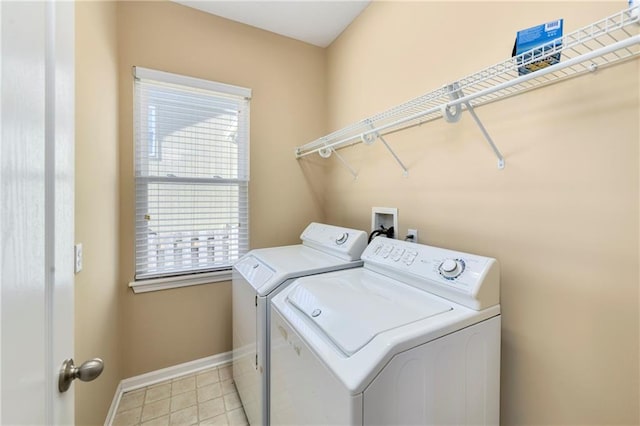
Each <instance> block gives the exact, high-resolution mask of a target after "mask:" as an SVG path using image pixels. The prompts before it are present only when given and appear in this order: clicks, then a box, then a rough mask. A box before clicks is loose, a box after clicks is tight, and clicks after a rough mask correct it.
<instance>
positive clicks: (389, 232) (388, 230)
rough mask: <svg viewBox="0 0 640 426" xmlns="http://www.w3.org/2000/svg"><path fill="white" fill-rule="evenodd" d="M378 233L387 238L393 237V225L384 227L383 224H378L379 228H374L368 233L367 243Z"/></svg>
mask: <svg viewBox="0 0 640 426" xmlns="http://www.w3.org/2000/svg"><path fill="white" fill-rule="evenodd" d="M379 235H383V236H385V237H387V238H393V237H394V236H395V232H394V230H393V226H390V227H389V228H385V227H384V225H380V229H376V230H375V231H373V232H372V233H371V234H369V243H370V242H371V241H372V240H373V239H374V238H375V237H377V236H379Z"/></svg>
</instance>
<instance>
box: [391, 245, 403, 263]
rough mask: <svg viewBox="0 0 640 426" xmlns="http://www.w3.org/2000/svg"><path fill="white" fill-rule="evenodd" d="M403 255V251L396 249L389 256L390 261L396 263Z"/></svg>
mask: <svg viewBox="0 0 640 426" xmlns="http://www.w3.org/2000/svg"><path fill="white" fill-rule="evenodd" d="M403 253H404V249H403V248H400V247H397V248H396V249H395V250H393V253H392V254H391V260H393V261H396V262H397V261H398V260H400V258H401V257H402V254H403Z"/></svg>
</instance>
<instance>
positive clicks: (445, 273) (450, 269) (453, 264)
mask: <svg viewBox="0 0 640 426" xmlns="http://www.w3.org/2000/svg"><path fill="white" fill-rule="evenodd" d="M464 267H465V263H464V260H462V259H445V260H443V261H442V263H440V266H438V272H440V275H442V277H443V278H445V279H447V280H453V279H456V278H458V277H459V276H460V274H462V272H463V271H464Z"/></svg>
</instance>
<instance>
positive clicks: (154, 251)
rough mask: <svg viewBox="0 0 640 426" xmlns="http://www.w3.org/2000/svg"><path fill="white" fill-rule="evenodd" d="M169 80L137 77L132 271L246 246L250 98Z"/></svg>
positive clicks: (224, 261)
mask: <svg viewBox="0 0 640 426" xmlns="http://www.w3.org/2000/svg"><path fill="white" fill-rule="evenodd" d="M172 76H173V77H176V76H175V75H172ZM178 77H179V76H178ZM172 81H173V82H172V83H171V84H167V83H163V82H159V81H155V80H140V79H137V80H136V83H135V139H136V161H135V168H136V170H135V175H136V279H141V278H151V277H159V276H168V275H179V274H183V273H192V272H202V271H208V270H217V269H222V268H228V267H230V266H231V265H232V264H233V262H235V261H236V260H237V259H238V258H239V257H240V256H241V255H242V254H244V253H245V252H246V251H247V250H248V238H249V235H248V152H249V150H248V145H249V140H248V137H249V120H248V118H249V102H248V100H247V99H245V98H244V97H239V96H235V95H229V94H226V93H218V92H213V91H210V90H204V89H202V88H193V87H189V86H184V87H183V86H180V85H178V84H176V83H175V79H173V80H172Z"/></svg>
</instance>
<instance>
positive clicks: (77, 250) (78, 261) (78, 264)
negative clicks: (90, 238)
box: [73, 244, 82, 274]
mask: <svg viewBox="0 0 640 426" xmlns="http://www.w3.org/2000/svg"><path fill="white" fill-rule="evenodd" d="M73 253H74V256H73V258H74V267H73V270H74V272H75V273H76V274H77V273H78V272H80V271H82V244H76V245H75V246H73Z"/></svg>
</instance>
